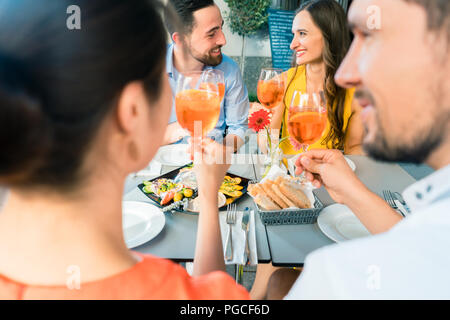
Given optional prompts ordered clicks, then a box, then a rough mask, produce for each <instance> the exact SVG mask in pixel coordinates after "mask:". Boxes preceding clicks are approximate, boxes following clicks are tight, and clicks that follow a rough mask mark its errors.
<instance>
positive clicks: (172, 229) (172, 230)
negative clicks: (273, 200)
mask: <svg viewBox="0 0 450 320" xmlns="http://www.w3.org/2000/svg"><path fill="white" fill-rule="evenodd" d="M232 163H234V164H232V165H231V167H230V169H229V170H228V172H230V173H233V174H236V175H239V176H241V177H244V178H247V179H251V180H253V179H255V171H254V166H253V164H252V156H251V154H239V155H233V162H232ZM174 169H176V167H171V166H166V165H163V168H162V172H161V174H164V173H167V172H169V171H171V170H174ZM148 178H150V177H148ZM148 178H146V177H132V176H130V177H129V178H128V179H127V182H126V186H125V195H124V197H123V200H129V201H143V202H149V203H152V202H151V200H149V199H148V198H147V197H146V196H145V195H144V194H143V193H142V192H141V191H140V190H139V189H138V188H136V186H137V185H138V184H139V183H141V182H142V181H143V180H146V179H148ZM236 204H237V208H238V210H244V209H245V207H250V208H253V200H252V199H251V198H250V196H248V195H247V194H244V195H243V196H242V198H240V199H238V200H237V201H236ZM165 217H166V223H165V226H164V228H163V230H162V231H161V232H160V233H159V234H158V235H157V236H156V237H155V238H153V239H152V240H150V241H149V242H147V243H145V244H143V245H141V246H138V247H136V248H133V250H135V251H137V252H140V253H144V254H152V255H155V256H159V257H162V258H167V259H170V260H173V261H176V262H191V261H193V260H194V254H195V241H196V235H197V221H198V215H196V214H192V213H183V212H176V211H174V212H169V213H165ZM255 223H256V228H255V230H256V247H257V254H258V262H260V263H268V262H270V252H269V245H268V242H267V235H266V229H265V226H264V225H263V223H262V222H261V219H260V217H259V215H258V214H255Z"/></svg>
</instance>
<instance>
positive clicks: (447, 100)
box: [271, 0, 450, 299]
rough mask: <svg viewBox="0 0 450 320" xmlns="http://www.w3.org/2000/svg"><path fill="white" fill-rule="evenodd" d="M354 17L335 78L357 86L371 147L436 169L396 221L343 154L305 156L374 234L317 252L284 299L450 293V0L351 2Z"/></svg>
mask: <svg viewBox="0 0 450 320" xmlns="http://www.w3.org/2000/svg"><path fill="white" fill-rule="evenodd" d="M349 20H350V25H351V28H352V30H353V32H354V34H355V39H354V41H353V43H352V46H351V48H350V51H349V52H348V54H347V56H346V58H345V60H344V62H343V63H342V65H341V67H340V69H339V70H338V72H337V74H336V81H337V83H338V84H339V85H341V86H343V87H356V88H357V92H356V94H355V96H356V98H357V99H358V102H359V103H360V105H361V106H363V107H364V111H363V115H362V118H363V121H364V125H365V128H366V135H365V138H364V148H365V150H366V152H367V153H368V154H369V155H370V156H372V157H373V158H375V159H379V160H386V161H396V162H403V161H404V162H414V163H422V162H425V163H427V164H428V165H430V166H431V167H433V168H434V169H436V170H437V171H436V172H434V173H433V174H432V175H430V176H428V177H427V178H425V179H423V180H421V181H419V182H417V183H415V184H413V185H412V186H410V187H409V188H407V189H406V190H405V191H404V194H403V196H404V198H405V200H406V202H407V203H408V205H409V206H410V208H411V210H412V213H411V214H410V215H409V216H407V218H405V219H403V220H401V221H398V220H399V216H398V215H397V214H396V213H395V212H394V211H393V210H392V209H391V208H390V207H388V206H387V205H386V203H385V202H384V201H383V200H382V199H381V198H379V197H378V196H377V195H375V194H373V193H372V192H370V191H369V190H368V189H367V188H366V187H365V186H364V185H363V184H362V183H361V182H360V181H359V180H358V179H357V177H356V175H354V173H353V172H352V171H351V170H350V168H348V165H347V164H346V162H345V160H344V158H343V156H342V154H341V153H340V152H338V151H333V150H312V151H310V152H308V153H306V154H304V155H302V157H301V158H299V159H298V161H297V166H298V170H297V172H298V173H300V172H303V171H304V172H305V173H306V176H307V178H308V179H310V180H311V181H312V182H313V184H314V185H316V186H318V187H319V186H321V185H323V186H325V187H326V188H327V190H328V192H329V193H330V195H331V196H332V197H333V199H334V200H335V201H336V202H339V203H343V204H345V205H347V206H349V207H350V209H351V210H352V211H353V212H354V213H355V214H356V215H357V216H358V218H359V219H360V220H361V221H362V222H363V223H364V224H365V225H366V227H367V228H368V229H369V230H370V231H371V232H372V233H374V234H375V235H374V236H372V237H368V238H364V239H359V240H353V241H348V242H345V243H341V244H335V245H331V246H327V247H324V248H322V249H320V250H317V251H315V252H313V253H311V254H310V255H309V256H308V257H307V259H306V261H305V266H304V270H303V272H302V273H301V275H300V276H299V278H298V279H297V280H296V282H295V283H294V285H293V286H292V288H291V290H290V291H289V293H288V294H287V295H286V296H285V298H286V299H449V298H450V254H449V248H450V50H449V46H450V1H448V0H355V1H353V4H352V6H351V8H350V11H349ZM283 272H286V271H283ZM277 279H278V280H279V279H280V278H279V277H278V278H277V275H274V277H273V278H272V279H271V280H272V281H271V283H275V284H276V282H277Z"/></svg>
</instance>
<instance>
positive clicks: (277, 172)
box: [260, 165, 287, 183]
mask: <svg viewBox="0 0 450 320" xmlns="http://www.w3.org/2000/svg"><path fill="white" fill-rule="evenodd" d="M286 175H287V170H286V169H285V168H284V166H283V167H280V166H278V165H273V166H272V167H270V170H269V172H267V174H266V176H265V177H264V178H263V179H262V180H261V181H260V182H262V183H263V182H265V181H266V180H272V181H274V180H275V179H276V178H278V177H285V176H286Z"/></svg>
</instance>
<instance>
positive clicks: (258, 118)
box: [248, 109, 270, 132]
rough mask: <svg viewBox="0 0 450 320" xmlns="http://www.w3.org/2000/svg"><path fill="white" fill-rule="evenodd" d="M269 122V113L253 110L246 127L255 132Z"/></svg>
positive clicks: (262, 110)
mask: <svg viewBox="0 0 450 320" xmlns="http://www.w3.org/2000/svg"><path fill="white" fill-rule="evenodd" d="M269 124H270V113H269V112H268V111H267V110H264V109H260V110H258V111H255V112H253V113H252V114H251V115H250V117H249V118H248V127H249V128H250V129H252V130H253V131H255V132H259V131H260V130H262V129H264V128H265V127H266V126H268V125H269Z"/></svg>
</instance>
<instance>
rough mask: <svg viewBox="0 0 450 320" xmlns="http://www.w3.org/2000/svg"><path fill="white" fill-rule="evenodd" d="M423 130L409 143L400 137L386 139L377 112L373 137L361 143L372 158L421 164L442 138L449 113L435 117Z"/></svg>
mask: <svg viewBox="0 0 450 320" xmlns="http://www.w3.org/2000/svg"><path fill="white" fill-rule="evenodd" d="M435 120H436V121H434V122H433V123H431V125H430V126H429V128H427V130H426V131H425V130H424V131H418V132H416V134H415V137H414V139H412V141H413V142H410V143H409V144H407V143H405V142H404V141H402V137H401V136H398V137H393V138H392V139H390V141H388V138H387V135H386V131H385V130H384V129H383V127H382V125H381V122H380V119H379V116H378V114H377V122H378V128H377V132H376V136H375V139H374V140H373V141H371V142H366V143H364V145H363V148H364V151H365V152H366V153H367V154H368V155H369V156H370V157H372V158H374V159H376V160H380V161H390V162H409V163H415V164H421V163H423V162H425V160H426V159H428V157H429V156H430V155H431V154H432V153H433V152H434V151H435V150H437V149H438V148H439V146H440V145H441V143H442V142H443V139H444V134H445V131H446V129H447V128H446V126H447V125H448V121H450V114H447V115H440V116H438V117H436V119H435ZM411 130H417V128H411Z"/></svg>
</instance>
